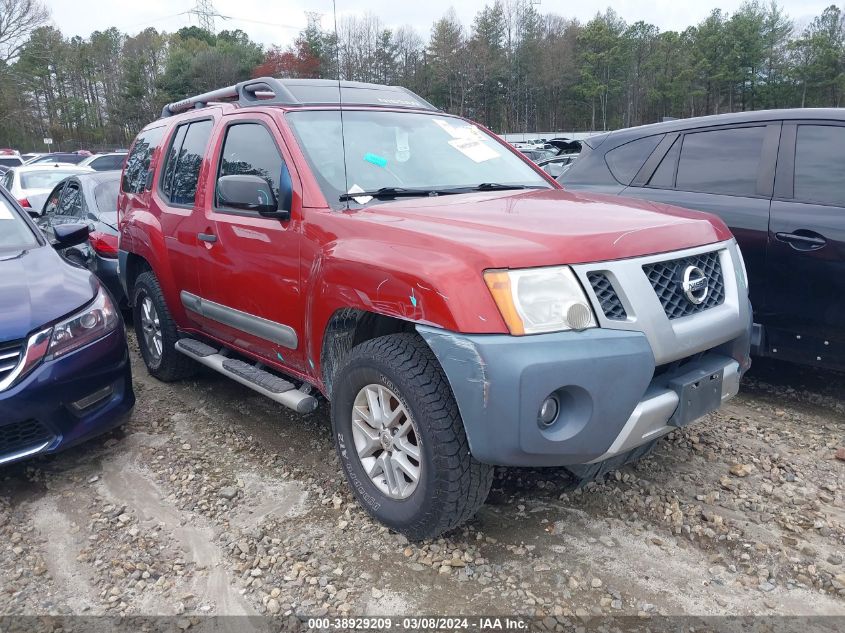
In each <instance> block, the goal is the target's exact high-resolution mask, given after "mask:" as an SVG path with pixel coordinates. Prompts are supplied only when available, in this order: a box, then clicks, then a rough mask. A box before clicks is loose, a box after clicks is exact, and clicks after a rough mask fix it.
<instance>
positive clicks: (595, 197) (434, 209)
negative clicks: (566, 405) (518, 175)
mask: <svg viewBox="0 0 845 633" xmlns="http://www.w3.org/2000/svg"><path fill="white" fill-rule="evenodd" d="M358 217H359V218H360V219H362V220H364V221H368V222H373V223H379V224H383V225H388V226H391V227H393V228H395V229H403V230H404V231H411V232H414V233H418V234H420V241H423V240H424V241H425V242H426V245H427V246H430V247H433V246H434V245H433V244H431V243H430V240H432V239H434V240H437V239H440V240H444V241H449V242H454V243H455V248H460V247H461V246H464V247H469V248H473V249H474V250H476V251H477V252H478V253H479V254H483V256H484V257H485V259H487V260H488V261H487V265H489V266H491V267H502V268H516V267H521V266H548V265H553V264H580V263H588V262H597V261H608V260H614V259H624V258H628V257H638V256H642V255H653V254H657V253H663V252H668V251H674V250H679V249H683V248H691V247H695V246H701V245H704V244H711V243H714V242H720V241H723V240H726V239H730V238H731V233H730V231H729V230H728V228H727V227H726V226H725V224H724V223H723V222H722V221H721V220H720V219H718V218H717V217H715V216H713V215H709V214H706V213H700V212H696V211H687V210H685V209H680V208H677V207H671V206H669V205H664V204H659V203H654V202H647V201H641V200H626V199H625V198H618V197H616V196H602V195H600V194H582V193H573V192H569V191H563V190H560V189H544V190H532V191H519V192H513V191H506V192H483V193H471V194H462V195H450V196H438V197H431V198H410V199H405V200H398V201H396V202H388V203H381V204H374V205H371V206H370V207H367V208H366V209H364V210H363V211H360V212H359V215H358ZM385 228H386V227H385ZM418 243H419V242H418Z"/></svg>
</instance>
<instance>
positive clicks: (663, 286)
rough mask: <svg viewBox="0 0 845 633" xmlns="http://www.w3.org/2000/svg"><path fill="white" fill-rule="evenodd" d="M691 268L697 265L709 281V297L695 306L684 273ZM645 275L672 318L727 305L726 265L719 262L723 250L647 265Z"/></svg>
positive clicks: (644, 270) (644, 269) (667, 314)
mask: <svg viewBox="0 0 845 633" xmlns="http://www.w3.org/2000/svg"><path fill="white" fill-rule="evenodd" d="M689 266H695V267H696V268H698V269H699V270H701V272H702V273H704V276H705V277H706V278H707V286H708V291H707V296H706V297H705V298H704V301H702V302H701V303H699V304H696V303H693V302H692V301H690V300H689V299H688V298H687V296H686V295H685V294H684V289H683V277H684V271H685V270H686V269H687V268H688V267H689ZM643 272H645V274H646V276H647V277H648V280H649V282H650V283H651V286H652V288H654V292H655V293H656V294H657V298H658V299H660V303H661V304H662V305H663V310H664V311H665V312H666V316H667V317H669V318H670V319H679V318H681V317H685V316H689V315H691V314H696V313H698V312H703V311H704V310H708V309H710V308H714V307H716V306H718V305H722V304H723V303H724V302H725V283H724V279H723V278H722V265H721V264H720V263H719V251H711V252H709V253H701V254H699V255H693V256H691V257H684V258H683V259H673V260H669V261H665V262H655V263H652V264H646V265H645V266H643Z"/></svg>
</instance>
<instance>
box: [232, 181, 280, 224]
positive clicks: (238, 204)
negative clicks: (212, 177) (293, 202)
mask: <svg viewBox="0 0 845 633" xmlns="http://www.w3.org/2000/svg"><path fill="white" fill-rule="evenodd" d="M217 203H218V204H220V205H221V206H226V207H231V208H233V209H243V210H244V211H256V212H257V213H258V214H259V215H261V216H263V217H265V218H278V219H280V220H288V219H290V209H283V208H280V205H279V201H278V200H276V196H275V194H274V193H273V190H272V188H271V187H270V185H269V184H268V183H267V181H266V180H264V178H262V177H261V176H256V175H254V174H232V175H230V176H220V178H218V179H217Z"/></svg>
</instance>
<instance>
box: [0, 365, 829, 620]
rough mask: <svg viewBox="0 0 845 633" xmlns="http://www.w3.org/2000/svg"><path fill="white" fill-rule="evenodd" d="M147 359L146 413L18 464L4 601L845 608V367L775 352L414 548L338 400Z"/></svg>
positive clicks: (511, 477)
mask: <svg viewBox="0 0 845 633" xmlns="http://www.w3.org/2000/svg"><path fill="white" fill-rule="evenodd" d="M133 357H134V364H135V388H136V392H137V397H138V404H137V406H136V408H135V411H134V414H133V416H132V419H131V421H130V423H129V424H128V425H127V426H125V427H123V428H122V429H119V430H117V431H115V432H114V433H112V434H110V435H107V436H104V437H103V438H101V439H99V440H95V441H94V442H91V443H89V444H87V445H85V446H82V447H78V448H76V449H73V450H70V451H68V452H66V453H63V454H61V455H58V456H53V457H48V458H42V459H37V460H34V461H30V462H26V463H23V464H17V465H13V466H10V467H6V468H4V469H3V470H2V471H0V573H2V578H3V582H2V583H0V613H2V614H7V615H8V614H62V615H65V614H66V615H69V614H90V615H97V614H112V615H121V616H131V615H151V614H157V615H178V616H181V617H183V618H190V617H191V616H194V615H204V614H231V615H251V614H276V615H280V616H284V615H288V616H291V615H293V614H298V615H303V614H307V615H312V616H320V615H345V614H351V615H365V614H369V615H409V614H429V615H457V614H473V613H475V614H490V613H498V614H521V615H530V616H539V617H541V618H550V617H551V618H553V617H555V616H559V617H561V616H564V617H570V616H581V617H584V616H590V615H614V614H625V615H641V616H642V615H643V614H670V615H675V614H698V615H701V614H735V615H752V614H754V615H763V614H766V615H771V614H792V615H797V614H816V615H834V614H835V615H845V564H843V556H845V503H843V492H844V491H845V461H842V460H844V459H845V454H843V453H845V451H843V450H841V449H842V447H843V446H845V433H843V430H845V375H843V374H836V373H833V372H822V371H815V370H808V369H796V368H794V367H791V366H789V365H781V364H774V363H771V362H763V361H758V362H757V364H756V365H755V368H754V369H753V370H752V375H751V376H750V378H749V379H748V380H747V381H746V383H745V385H744V387H743V391H742V393H741V395H740V396H739V397H737V398H736V399H734V400H733V401H732V402H731V403H729V404H728V406H726V407H725V408H724V409H723V410H722V411H720V412H719V413H717V414H713V415H711V416H709V417H708V419H707V420H704V421H702V422H700V423H698V424H697V425H694V426H693V427H692V428H689V429H687V430H684V431H679V432H676V433H674V434H673V435H672V436H670V437H669V438H668V439H666V440H664V441H662V442H660V443H659V445H658V447H657V448H656V450H655V451H654V452H653V453H652V454H651V455H650V456H649V457H647V458H645V459H644V460H643V461H641V462H640V463H638V464H636V465H634V466H629V467H626V468H624V469H623V470H621V471H617V472H615V473H612V474H611V475H610V476H609V477H608V478H607V479H606V480H605V481H603V482H600V483H591V484H589V485H587V486H586V487H585V488H583V489H580V490H576V489H574V488H573V486H572V482H571V481H570V480H569V478H568V477H567V476H566V474H565V472H564V471H562V470H558V469H546V470H533V469H500V470H499V472H498V473H497V477H496V481H495V483H494V487H493V491H492V493H491V495H490V498H489V500H488V503H487V505H486V506H485V507H484V508H483V509H482V510H481V512H480V513H479V514H478V516H477V517H476V518H475V519H474V520H473V521H472V522H471V523H469V524H468V525H466V526H465V527H463V528H461V529H458V530H456V531H454V532H452V533H450V534H448V535H447V536H446V537H445V538H442V539H438V540H436V541H432V542H425V543H420V544H413V543H408V541H407V540H406V539H405V538H404V537H402V536H400V535H396V534H392V533H390V532H389V531H387V530H386V529H385V528H383V527H381V526H380V525H378V524H376V523H374V522H373V521H372V520H371V519H370V518H369V517H368V516H367V515H366V514H365V513H364V512H363V511H362V510H361V509H360V508H359V507H358V505H357V504H356V503H355V501H354V500H353V498H352V496H351V494H350V493H349V491H348V490H347V488H346V485H345V483H344V480H343V478H342V475H341V472H340V467H339V464H338V462H337V459H336V458H335V455H334V449H333V447H332V443H331V434H330V429H329V419H328V408H327V407H326V406H325V405H322V406H321V407H320V409H319V410H318V411H317V413H315V414H313V415H311V416H308V417H298V416H296V415H295V414H293V413H291V412H289V411H288V410H286V409H284V408H282V407H281V406H278V405H276V404H275V403H273V402H271V401H269V400H266V399H264V398H262V397H261V396H259V395H257V394H254V393H253V392H251V391H249V390H248V389H246V388H243V387H241V386H240V385H237V384H236V383H233V382H230V381H228V380H226V379H225V378H222V377H220V376H217V375H215V374H213V373H211V372H202V373H200V374H199V375H198V376H197V377H196V378H195V379H193V380H188V381H185V382H182V383H178V384H171V385H166V384H162V383H159V382H157V381H156V380H154V379H152V378H150V377H149V376H148V375H147V373H146V371H145V370H144V368H143V365H142V364H141V362H140V360H139V358H138V356H137V350H133ZM837 450H839V458H837V456H836V455H837ZM547 622H549V623H550V625H552V626H553V623H554V621H553V620H552V621H548V620H547Z"/></svg>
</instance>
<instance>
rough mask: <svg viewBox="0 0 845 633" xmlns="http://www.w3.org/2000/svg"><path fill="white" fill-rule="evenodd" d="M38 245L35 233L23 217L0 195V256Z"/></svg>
mask: <svg viewBox="0 0 845 633" xmlns="http://www.w3.org/2000/svg"><path fill="white" fill-rule="evenodd" d="M36 246H38V240H37V239H36V237H35V234H34V233H33V232H32V230H31V229H30V228H29V225H27V223H26V222H25V221H24V219H23V218H22V217H21V216H20V215H18V212H17V211H16V210H15V209H13V208H12V206H11V205H10V204H9V203H8V201H7V200H6V198H5V197H3V196H0V257H2V256H3V255H8V254H9V252H14V253H18V252H20V251H23V250H26V249H28V248H35V247H36Z"/></svg>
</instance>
